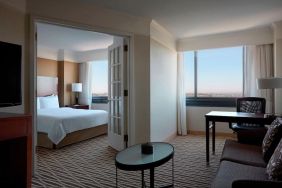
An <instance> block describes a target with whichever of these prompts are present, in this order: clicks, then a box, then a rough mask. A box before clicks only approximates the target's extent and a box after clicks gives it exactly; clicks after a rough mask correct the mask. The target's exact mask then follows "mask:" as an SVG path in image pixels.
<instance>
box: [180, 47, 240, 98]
mask: <svg viewBox="0 0 282 188" xmlns="http://www.w3.org/2000/svg"><path fill="white" fill-rule="evenodd" d="M184 66H185V87H186V93H188V92H194V52H185V53H184ZM197 66H198V67H197V69H198V72H197V74H198V76H197V79H198V93H221V94H222V93H240V92H242V86H243V84H242V83H243V47H242V46H240V47H231V48H217V49H208V50H199V51H198V64H197Z"/></svg>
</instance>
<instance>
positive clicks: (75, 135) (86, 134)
mask: <svg viewBox="0 0 282 188" xmlns="http://www.w3.org/2000/svg"><path fill="white" fill-rule="evenodd" d="M107 132H108V124H104V125H98V126H96V127H92V128H88V129H83V130H79V131H75V132H72V133H69V134H67V135H66V137H65V138H64V139H63V140H62V141H61V142H59V143H58V144H57V145H56V144H54V143H53V142H52V141H51V140H50V139H49V138H48V134H47V133H43V132H38V133H37V146H40V147H45V148H49V149H58V148H61V147H64V146H67V145H70V144H74V143H77V142H80V141H83V140H87V139H89V138H93V137H96V136H100V135H103V134H107Z"/></svg>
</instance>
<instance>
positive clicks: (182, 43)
mask: <svg viewBox="0 0 282 188" xmlns="http://www.w3.org/2000/svg"><path fill="white" fill-rule="evenodd" d="M269 43H273V31H272V29H271V27H270V26H265V27H258V28H253V29H247V30H242V31H236V32H228V33H219V34H213V35H205V36H197V37H190V38H185V39H180V40H178V41H177V51H189V50H198V49H208V48H222V47H230V46H240V45H255V44H269Z"/></svg>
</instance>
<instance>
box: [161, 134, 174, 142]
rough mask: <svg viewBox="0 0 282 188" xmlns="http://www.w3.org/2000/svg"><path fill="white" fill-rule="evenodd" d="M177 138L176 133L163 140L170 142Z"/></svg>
mask: <svg viewBox="0 0 282 188" xmlns="http://www.w3.org/2000/svg"><path fill="white" fill-rule="evenodd" d="M176 136H177V134H176V132H174V133H172V134H171V135H169V136H168V137H167V138H166V139H164V142H170V141H172V140H173V139H174V138H175V137H176Z"/></svg>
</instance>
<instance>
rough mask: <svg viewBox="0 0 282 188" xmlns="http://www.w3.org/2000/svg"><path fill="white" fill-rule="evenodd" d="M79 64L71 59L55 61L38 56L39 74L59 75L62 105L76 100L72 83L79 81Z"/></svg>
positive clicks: (59, 94) (59, 95) (59, 91)
mask: <svg viewBox="0 0 282 188" xmlns="http://www.w3.org/2000/svg"><path fill="white" fill-rule="evenodd" d="M78 69H79V64H78V63H74V62H69V61H55V60H50V59H43V58H37V75H38V76H52V77H58V97H59V103H60V106H65V105H71V104H74V102H75V96H74V93H72V92H71V84H72V83H74V82H78V81H79V70H78Z"/></svg>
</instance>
